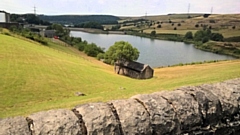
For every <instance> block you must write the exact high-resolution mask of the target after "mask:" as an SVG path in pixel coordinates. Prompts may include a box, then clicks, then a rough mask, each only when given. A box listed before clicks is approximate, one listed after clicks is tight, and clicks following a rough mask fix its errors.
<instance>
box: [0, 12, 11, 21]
mask: <svg viewBox="0 0 240 135" xmlns="http://www.w3.org/2000/svg"><path fill="white" fill-rule="evenodd" d="M0 23H10V14H9V13H7V12H5V11H0Z"/></svg>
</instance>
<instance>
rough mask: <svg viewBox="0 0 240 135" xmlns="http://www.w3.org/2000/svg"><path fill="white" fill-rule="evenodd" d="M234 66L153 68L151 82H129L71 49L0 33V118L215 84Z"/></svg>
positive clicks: (235, 70)
mask: <svg viewBox="0 0 240 135" xmlns="http://www.w3.org/2000/svg"><path fill="white" fill-rule="evenodd" d="M239 67H240V60H234V61H224V62H218V63H210V64H202V65H191V66H180V67H170V68H158V69H155V74H154V77H153V78H152V79H149V80H135V79H131V78H128V77H124V76H119V75H117V74H115V73H114V71H113V67H112V66H109V65H106V64H104V63H102V62H100V61H97V60H95V59H94V58H89V57H87V56H86V55H84V54H83V53H80V52H78V51H76V50H74V48H71V47H66V46H63V45H58V44H57V43H50V44H49V46H43V45H40V44H38V43H35V42H30V41H28V40H23V39H20V38H16V37H11V36H7V35H3V34H0V118H3V117H10V116H16V115H23V116H26V115H28V114H30V113H33V112H37V111H42V110H48V109H55V108H71V107H74V106H75V105H78V104H83V103H87V102H105V101H109V100H114V99H124V98H129V97H131V96H133V95H136V94H141V93H152V92H156V91H160V90H172V89H174V88H177V87H180V86H186V85H199V84H202V83H213V82H219V81H223V80H227V79H232V78H237V77H240V68H239ZM122 87H123V88H125V89H121V88H122ZM76 92H82V93H85V94H86V96H84V97H77V96H75V93H76Z"/></svg>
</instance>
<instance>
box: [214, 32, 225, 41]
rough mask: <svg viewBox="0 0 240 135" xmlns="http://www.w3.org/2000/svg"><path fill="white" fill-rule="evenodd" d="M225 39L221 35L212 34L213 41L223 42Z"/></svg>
mask: <svg viewBox="0 0 240 135" xmlns="http://www.w3.org/2000/svg"><path fill="white" fill-rule="evenodd" d="M223 39H224V37H223V35H222V34H220V33H212V34H211V40H213V41H223Z"/></svg>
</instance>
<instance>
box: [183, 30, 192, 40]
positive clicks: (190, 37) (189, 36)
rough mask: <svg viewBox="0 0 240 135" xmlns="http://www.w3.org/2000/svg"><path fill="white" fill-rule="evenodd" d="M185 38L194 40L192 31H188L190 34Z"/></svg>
mask: <svg viewBox="0 0 240 135" xmlns="http://www.w3.org/2000/svg"><path fill="white" fill-rule="evenodd" d="M184 38H186V39H193V33H192V32H191V31H188V32H187V33H186V34H185V36H184Z"/></svg>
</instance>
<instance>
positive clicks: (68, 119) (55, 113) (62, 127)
mask: <svg viewBox="0 0 240 135" xmlns="http://www.w3.org/2000/svg"><path fill="white" fill-rule="evenodd" d="M28 118H30V119H32V120H33V126H32V134H33V135H47V134H48V135H81V134H82V131H81V128H80V123H79V120H78V118H77V117H76V116H75V115H74V113H73V112H72V111H70V110H63V109H59V110H50V111H45V112H38V113H34V114H32V115H30V116H29V117H28Z"/></svg>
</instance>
